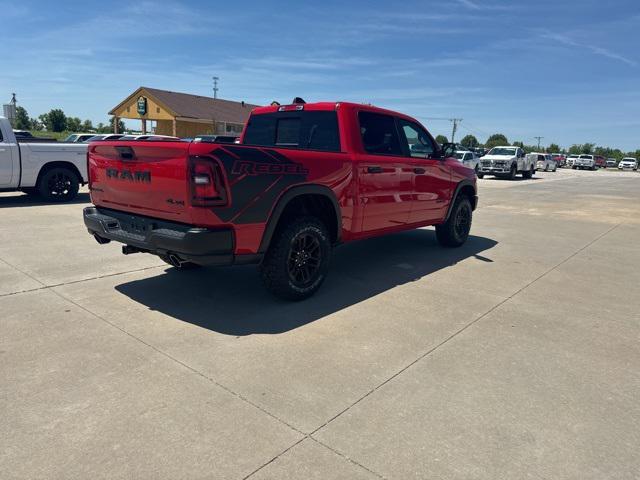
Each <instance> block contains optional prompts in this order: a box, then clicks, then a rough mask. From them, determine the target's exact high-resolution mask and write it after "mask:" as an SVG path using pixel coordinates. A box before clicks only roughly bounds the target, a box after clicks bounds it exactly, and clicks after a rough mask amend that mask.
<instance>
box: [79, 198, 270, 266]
mask: <svg viewBox="0 0 640 480" xmlns="http://www.w3.org/2000/svg"><path fill="white" fill-rule="evenodd" d="M83 217H84V223H85V225H86V227H87V229H88V230H89V233H90V234H92V235H97V236H98V237H100V238H101V239H108V240H114V241H116V242H120V243H123V244H125V245H129V246H132V247H135V248H136V249H138V250H139V251H141V252H146V253H152V254H156V255H167V254H174V255H177V256H178V257H179V258H180V259H181V260H184V261H189V262H193V263H197V264H199V265H232V264H234V263H238V264H246V263H259V262H260V261H261V259H262V257H261V256H260V255H235V254H234V251H235V236H234V233H233V230H232V229H230V228H222V229H208V228H198V227H192V226H190V225H186V224H183V223H177V222H170V221H166V220H159V219H156V218H152V217H145V216H143V215H132V214H129V213H125V212H120V211H118V210H111V209H107V208H98V207H86V208H85V209H84V212H83Z"/></svg>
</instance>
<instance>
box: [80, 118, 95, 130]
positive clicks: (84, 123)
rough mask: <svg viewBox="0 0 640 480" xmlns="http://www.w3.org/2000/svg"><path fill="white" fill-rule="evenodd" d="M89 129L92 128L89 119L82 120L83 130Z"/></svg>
mask: <svg viewBox="0 0 640 480" xmlns="http://www.w3.org/2000/svg"><path fill="white" fill-rule="evenodd" d="M91 130H94V127H93V123H91V120H85V121H84V122H82V131H83V132H90V131H91Z"/></svg>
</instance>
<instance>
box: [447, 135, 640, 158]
mask: <svg viewBox="0 0 640 480" xmlns="http://www.w3.org/2000/svg"><path fill="white" fill-rule="evenodd" d="M436 141H437V142H438V143H446V142H447V141H448V140H447V137H445V136H444V135H438V136H437V137H436ZM460 144H461V145H463V146H464V147H466V148H478V147H484V148H487V149H491V148H493V147H497V146H499V145H514V146H517V147H520V148H522V149H523V150H524V151H525V152H527V153H531V152H541V153H565V154H578V155H581V154H591V155H602V156H603V157H605V158H615V159H616V160H621V159H622V158H623V157H635V158H637V159H639V160H640V149H637V150H636V151H635V152H634V151H631V152H623V151H622V150H620V149H619V148H610V147H599V146H596V144H595V143H583V144H578V145H572V146H571V147H569V149H564V148H560V146H559V145H557V144H555V143H552V144H550V145H548V146H546V147H544V146H542V145H541V146H540V148H538V147H537V146H536V145H525V143H524V142H521V141H513V142H509V140H508V139H507V137H506V135H503V134H502V133H495V134H493V135H491V136H490V137H489V138H488V139H487V141H486V142H485V143H484V145H482V144H481V143H480V142H479V141H478V139H477V138H476V137H475V136H473V135H467V136H465V137H464V138H463V139H462V140H460Z"/></svg>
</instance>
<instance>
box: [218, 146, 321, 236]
mask: <svg viewBox="0 0 640 480" xmlns="http://www.w3.org/2000/svg"><path fill="white" fill-rule="evenodd" d="M211 156H212V157H214V158H215V159H217V160H218V161H219V162H220V163H221V164H222V166H223V168H224V170H225V173H226V176H227V180H228V184H229V185H230V190H231V191H230V195H229V196H230V199H231V205H230V206H229V207H216V208H215V210H214V212H215V214H216V215H218V216H219V217H220V219H222V220H223V221H224V222H234V223H238V224H246V223H260V222H265V221H266V220H267V219H268V216H269V212H271V209H272V208H273V207H274V204H275V202H276V200H277V199H278V198H279V197H280V195H281V194H282V192H283V191H284V190H286V189H287V188H289V187H290V186H292V185H296V184H299V183H304V182H305V181H306V180H307V175H308V173H309V171H308V169H306V168H305V167H304V165H301V164H299V163H296V162H292V161H291V160H290V159H289V158H288V157H286V156H285V155H283V154H282V153H280V152H277V151H275V150H271V149H261V148H254V147H236V146H224V147H222V146H221V147H219V148H216V149H215V150H213V151H212V152H211Z"/></svg>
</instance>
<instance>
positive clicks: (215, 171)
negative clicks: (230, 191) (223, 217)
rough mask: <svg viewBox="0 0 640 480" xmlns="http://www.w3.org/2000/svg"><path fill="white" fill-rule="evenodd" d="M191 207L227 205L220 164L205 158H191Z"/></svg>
mask: <svg viewBox="0 0 640 480" xmlns="http://www.w3.org/2000/svg"><path fill="white" fill-rule="evenodd" d="M189 183H190V185H191V205H194V206H198V207H213V206H219V205H226V204H227V191H226V188H225V186H224V178H223V176H222V171H221V170H220V167H219V165H218V163H217V162H216V161H215V160H212V159H209V158H204V157H191V158H190V168H189Z"/></svg>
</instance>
